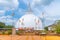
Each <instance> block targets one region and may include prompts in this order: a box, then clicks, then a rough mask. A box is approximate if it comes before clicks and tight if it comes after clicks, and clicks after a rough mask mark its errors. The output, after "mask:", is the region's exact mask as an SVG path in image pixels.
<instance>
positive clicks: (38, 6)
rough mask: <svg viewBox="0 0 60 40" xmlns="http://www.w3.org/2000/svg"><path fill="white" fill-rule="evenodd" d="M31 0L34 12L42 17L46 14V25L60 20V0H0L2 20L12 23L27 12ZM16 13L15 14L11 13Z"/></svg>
mask: <svg viewBox="0 0 60 40" xmlns="http://www.w3.org/2000/svg"><path fill="white" fill-rule="evenodd" d="M28 2H30V6H31V9H32V11H33V14H34V15H36V16H38V17H41V18H42V12H44V13H45V14H44V16H45V25H51V24H53V23H54V22H55V21H56V20H60V0H0V21H1V22H4V23H6V24H12V23H13V22H15V23H16V22H17V20H18V19H19V18H20V17H21V16H23V15H24V14H26V13H25V12H26V11H27V10H28ZM12 13H14V16H11V14H12Z"/></svg>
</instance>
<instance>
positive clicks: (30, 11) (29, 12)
mask: <svg viewBox="0 0 60 40" xmlns="http://www.w3.org/2000/svg"><path fill="white" fill-rule="evenodd" d="M27 6H28V11H27V12H28V14H31V13H32V9H31V5H30V1H29V0H28V3H27Z"/></svg>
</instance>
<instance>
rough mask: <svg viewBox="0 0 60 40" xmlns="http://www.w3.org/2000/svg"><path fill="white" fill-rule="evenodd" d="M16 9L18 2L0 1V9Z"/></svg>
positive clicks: (15, 0)
mask: <svg viewBox="0 0 60 40" xmlns="http://www.w3.org/2000/svg"><path fill="white" fill-rule="evenodd" d="M17 7H18V0H0V8H2V9H5V10H7V9H13V10H14V9H16V8H17Z"/></svg>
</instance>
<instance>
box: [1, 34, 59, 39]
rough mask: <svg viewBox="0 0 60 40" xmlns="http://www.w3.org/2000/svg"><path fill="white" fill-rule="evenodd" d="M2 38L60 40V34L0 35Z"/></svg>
mask: <svg viewBox="0 0 60 40" xmlns="http://www.w3.org/2000/svg"><path fill="white" fill-rule="evenodd" d="M0 40H60V36H36V35H33V36H32V35H23V36H19V35H12V36H11V35H0Z"/></svg>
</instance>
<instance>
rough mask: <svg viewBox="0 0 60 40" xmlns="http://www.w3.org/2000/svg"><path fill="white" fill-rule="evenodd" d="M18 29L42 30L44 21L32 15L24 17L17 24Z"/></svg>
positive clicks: (28, 14)
mask: <svg viewBox="0 0 60 40" xmlns="http://www.w3.org/2000/svg"><path fill="white" fill-rule="evenodd" d="M16 27H17V28H34V30H42V29H43V27H42V21H41V19H39V18H38V17H37V16H35V15H34V14H32V13H27V14H25V15H24V16H22V17H21V18H20V19H19V20H18V21H17V23H16Z"/></svg>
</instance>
